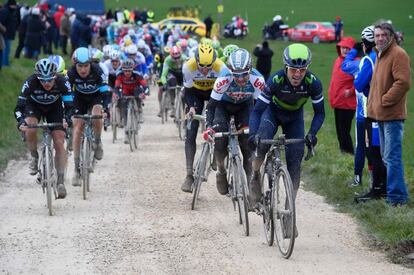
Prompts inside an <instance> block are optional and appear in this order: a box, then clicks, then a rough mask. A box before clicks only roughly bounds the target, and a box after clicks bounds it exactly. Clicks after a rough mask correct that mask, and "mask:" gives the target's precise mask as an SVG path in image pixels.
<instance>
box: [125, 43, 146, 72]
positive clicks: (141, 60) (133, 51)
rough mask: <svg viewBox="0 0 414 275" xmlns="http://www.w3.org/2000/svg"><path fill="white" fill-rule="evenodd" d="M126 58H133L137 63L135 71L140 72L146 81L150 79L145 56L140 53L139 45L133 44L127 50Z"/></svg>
mask: <svg viewBox="0 0 414 275" xmlns="http://www.w3.org/2000/svg"><path fill="white" fill-rule="evenodd" d="M125 58H131V59H132V60H134V61H135V70H136V71H138V72H140V73H141V74H142V75H143V76H144V78H145V79H147V78H148V67H147V64H146V63H145V62H146V60H145V56H144V55H143V54H142V53H141V52H140V51H138V48H137V45H135V44H132V45H129V46H128V47H126V48H125Z"/></svg>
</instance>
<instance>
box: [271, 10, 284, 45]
mask: <svg viewBox="0 0 414 275" xmlns="http://www.w3.org/2000/svg"><path fill="white" fill-rule="evenodd" d="M283 24H284V23H283V21H282V16H280V15H276V16H275V17H273V23H272V25H271V26H270V33H271V36H272V38H274V39H276V38H278V37H282V31H281V30H280V26H281V25H283Z"/></svg>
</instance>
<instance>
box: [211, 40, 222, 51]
mask: <svg viewBox="0 0 414 275" xmlns="http://www.w3.org/2000/svg"><path fill="white" fill-rule="evenodd" d="M212 46H213V49H215V50H217V49H218V48H220V41H218V40H213V43H212Z"/></svg>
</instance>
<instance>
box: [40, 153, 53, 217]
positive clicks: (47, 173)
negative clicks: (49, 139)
mask: <svg viewBox="0 0 414 275" xmlns="http://www.w3.org/2000/svg"><path fill="white" fill-rule="evenodd" d="M49 150H50V149H49V148H48V147H45V148H44V151H43V152H44V163H43V164H42V167H43V169H44V171H43V172H42V175H43V180H44V181H45V182H46V200H47V208H48V209H49V216H52V215H53V212H52V169H53V167H52V159H51V152H50V151H49Z"/></svg>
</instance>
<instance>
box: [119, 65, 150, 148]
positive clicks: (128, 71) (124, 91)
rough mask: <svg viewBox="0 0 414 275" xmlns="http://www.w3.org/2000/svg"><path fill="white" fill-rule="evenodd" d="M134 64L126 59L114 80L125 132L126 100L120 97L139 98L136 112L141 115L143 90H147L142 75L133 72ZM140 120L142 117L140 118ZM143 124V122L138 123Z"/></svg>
mask: <svg viewBox="0 0 414 275" xmlns="http://www.w3.org/2000/svg"><path fill="white" fill-rule="evenodd" d="M134 67H135V62H134V60H132V59H130V58H128V59H126V60H124V61H123V62H122V65H121V72H120V73H119V74H118V75H117V77H116V80H115V91H116V97H118V98H120V99H121V100H119V105H118V106H119V108H120V109H121V115H122V121H123V122H124V124H123V125H124V128H125V130H126V127H125V126H126V122H127V119H126V118H127V111H128V110H127V106H126V100H123V99H122V96H139V98H137V105H138V112H139V113H142V104H141V102H142V100H144V99H145V89H146V88H147V82H146V81H145V80H144V79H143V77H142V75H141V74H140V73H138V72H137V71H134ZM141 119H142V116H141ZM139 122H140V123H142V122H144V121H143V120H141V121H139ZM124 143H128V136H127V133H125V139H124Z"/></svg>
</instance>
